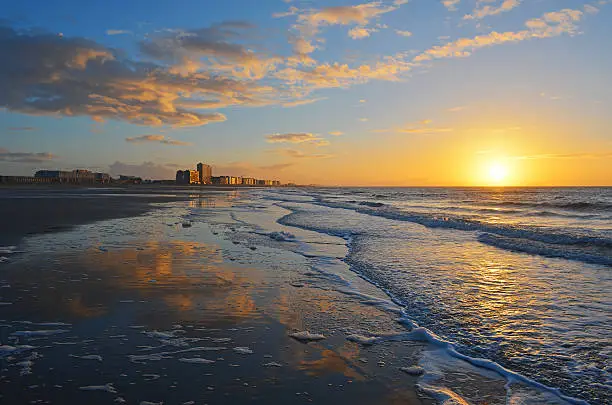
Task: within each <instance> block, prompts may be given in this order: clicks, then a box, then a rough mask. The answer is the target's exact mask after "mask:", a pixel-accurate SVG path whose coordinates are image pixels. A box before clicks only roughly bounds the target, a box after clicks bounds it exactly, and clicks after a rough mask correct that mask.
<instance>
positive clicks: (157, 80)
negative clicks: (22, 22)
mask: <svg viewBox="0 0 612 405" xmlns="http://www.w3.org/2000/svg"><path fill="white" fill-rule="evenodd" d="M196 43H197V42H196ZM192 46H194V47H195V46H196V45H195V44H192ZM229 49H233V48H231V47H230V48H229ZM236 52H237V54H240V53H241V51H236ZM159 57H163V54H162V52H160V53H159ZM0 59H1V60H2V61H3V63H2V64H0V89H2V91H1V92H0V108H6V109H8V110H9V111H15V112H20V113H25V114H36V115H42V114H48V115H64V116H79V115H87V116H90V117H93V118H95V119H97V120H104V119H118V120H124V121H128V122H130V123H134V124H139V125H153V126H159V125H171V126H200V125H205V124H208V123H213V122H222V121H225V119H226V118H225V116H224V115H223V114H220V113H218V112H206V113H202V112H198V111H195V110H197V109H202V108H219V107H223V106H231V105H253V106H255V105H265V104H268V103H270V100H269V99H267V96H268V95H270V93H273V89H271V88H270V87H269V86H260V85H259V84H257V83H256V82H255V81H253V80H250V79H248V78H246V79H241V78H238V77H236V76H233V75H232V74H231V73H228V74H225V75H224V74H223V73H222V72H221V71H211V69H212V68H210V69H203V70H198V71H194V72H179V71H176V70H174V69H173V68H172V67H166V66H164V65H161V64H158V63H156V62H145V61H134V60H130V59H126V58H124V57H121V56H120V54H119V53H117V52H116V51H114V50H112V49H110V48H106V47H104V46H102V45H100V44H98V43H96V42H93V41H91V40H87V39H84V38H78V37H77V38H69V37H60V36H58V35H55V34H48V33H42V32H40V31H30V30H19V31H18V30H15V29H12V28H8V27H0ZM244 59H249V56H248V52H247V53H246V54H245V56H244ZM264 99H265V100H264ZM190 102H192V103H193V102H198V103H199V104H197V105H195V106H192V105H190V104H189V103H190Z"/></svg>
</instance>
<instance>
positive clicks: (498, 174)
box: [489, 162, 508, 183]
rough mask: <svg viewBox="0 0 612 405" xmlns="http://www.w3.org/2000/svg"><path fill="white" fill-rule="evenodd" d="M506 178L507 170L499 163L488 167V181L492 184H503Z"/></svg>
mask: <svg viewBox="0 0 612 405" xmlns="http://www.w3.org/2000/svg"><path fill="white" fill-rule="evenodd" d="M507 177H508V168H507V167H506V166H504V165H503V164H500V163H497V162H496V163H492V164H491V166H489V180H491V181H492V182H493V183H503V181H504V180H506V178H507Z"/></svg>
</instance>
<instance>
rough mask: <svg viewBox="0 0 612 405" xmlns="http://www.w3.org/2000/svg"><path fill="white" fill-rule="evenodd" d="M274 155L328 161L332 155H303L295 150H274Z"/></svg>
mask: <svg viewBox="0 0 612 405" xmlns="http://www.w3.org/2000/svg"><path fill="white" fill-rule="evenodd" d="M274 152H275V153H277V154H279V155H283V156H287V157H290V158H295V159H329V158H332V157H334V155H330V154H324V153H304V152H302V151H299V150H295V149H276V150H275V151H274Z"/></svg>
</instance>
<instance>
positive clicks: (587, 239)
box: [316, 200, 612, 249]
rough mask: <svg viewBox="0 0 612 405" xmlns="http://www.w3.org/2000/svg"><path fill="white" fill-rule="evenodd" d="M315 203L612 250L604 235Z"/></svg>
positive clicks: (437, 225) (432, 224) (428, 223)
mask: <svg viewBox="0 0 612 405" xmlns="http://www.w3.org/2000/svg"><path fill="white" fill-rule="evenodd" d="M316 203H317V204H319V205H322V206H326V207H330V208H344V209H351V210H354V211H357V212H359V213H362V214H368V215H374V216H380V217H384V218H388V219H393V220H397V221H408V222H414V223H417V224H420V225H423V226H426V227H428V228H450V229H457V230H463V231H480V232H487V233H492V234H498V235H502V236H507V237H510V238H522V239H528V240H532V241H537V242H543V243H549V244H553V245H584V246H589V247H593V246H598V247H602V248H607V249H612V239H611V238H607V237H604V236H593V235H581V234H569V233H567V231H566V230H561V229H559V230H548V229H542V228H535V227H532V228H527V227H519V226H513V225H503V224H487V223H482V222H478V221H475V220H469V219H464V218H458V217H452V216H436V215H427V214H423V213H415V212H406V211H400V210H398V209H396V208H393V207H384V208H385V209H375V208H374V207H365V206H355V205H351V204H342V203H336V202H329V201H322V200H319V201H317V202H316Z"/></svg>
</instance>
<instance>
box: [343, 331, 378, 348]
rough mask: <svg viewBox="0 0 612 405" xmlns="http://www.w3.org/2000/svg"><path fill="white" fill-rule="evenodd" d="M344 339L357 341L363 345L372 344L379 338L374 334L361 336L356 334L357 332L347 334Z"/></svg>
mask: <svg viewBox="0 0 612 405" xmlns="http://www.w3.org/2000/svg"><path fill="white" fill-rule="evenodd" d="M346 339H347V340H350V341H351V342H356V343H359V344H362V345H365V346H368V345H373V344H374V343H376V342H378V340H379V338H378V337H376V336H363V335H357V334H353V335H348V336H347V337H346Z"/></svg>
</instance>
